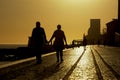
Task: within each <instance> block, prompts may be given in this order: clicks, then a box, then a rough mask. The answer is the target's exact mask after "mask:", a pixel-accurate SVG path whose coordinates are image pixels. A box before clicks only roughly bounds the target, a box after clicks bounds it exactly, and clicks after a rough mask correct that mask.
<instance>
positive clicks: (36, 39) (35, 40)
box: [31, 22, 47, 63]
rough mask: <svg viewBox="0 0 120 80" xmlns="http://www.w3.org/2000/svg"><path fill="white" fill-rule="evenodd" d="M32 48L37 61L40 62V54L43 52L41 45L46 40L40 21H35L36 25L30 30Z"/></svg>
mask: <svg viewBox="0 0 120 80" xmlns="http://www.w3.org/2000/svg"><path fill="white" fill-rule="evenodd" d="M31 39H32V48H33V50H34V53H35V56H36V61H37V63H41V61H42V59H41V54H42V53H43V46H44V45H45V43H46V42H47V40H46V34H45V31H44V29H43V28H42V27H41V24H40V22H36V27H35V28H34V29H33V31H32V38H31Z"/></svg>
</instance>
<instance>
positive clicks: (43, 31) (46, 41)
mask: <svg viewBox="0 0 120 80" xmlns="http://www.w3.org/2000/svg"><path fill="white" fill-rule="evenodd" d="M43 35H44V39H45V43H47V38H46V34H45V31H44V29H43Z"/></svg>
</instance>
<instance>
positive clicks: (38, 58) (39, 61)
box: [36, 49, 42, 63]
mask: <svg viewBox="0 0 120 80" xmlns="http://www.w3.org/2000/svg"><path fill="white" fill-rule="evenodd" d="M41 54H42V52H41V51H40V50H39V49H37V50H36V61H37V63H41V62H42V59H41Z"/></svg>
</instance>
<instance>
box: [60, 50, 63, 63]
mask: <svg viewBox="0 0 120 80" xmlns="http://www.w3.org/2000/svg"><path fill="white" fill-rule="evenodd" d="M60 59H61V62H62V61H63V50H60Z"/></svg>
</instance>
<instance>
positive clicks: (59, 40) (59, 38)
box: [49, 25, 67, 62]
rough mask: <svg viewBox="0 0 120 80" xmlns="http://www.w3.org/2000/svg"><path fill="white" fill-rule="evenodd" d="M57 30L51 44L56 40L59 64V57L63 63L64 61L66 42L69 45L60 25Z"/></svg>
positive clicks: (55, 45) (55, 47)
mask: <svg viewBox="0 0 120 80" xmlns="http://www.w3.org/2000/svg"><path fill="white" fill-rule="evenodd" d="M57 28H58V29H57V30H56V31H54V33H53V35H52V37H51V39H50V41H49V42H51V41H52V39H53V38H55V41H54V43H53V47H54V49H55V50H56V56H57V62H59V56H60V59H61V61H63V49H64V42H65V43H66V45H67V41H66V37H65V34H64V31H62V30H61V25H58V26H57Z"/></svg>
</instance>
